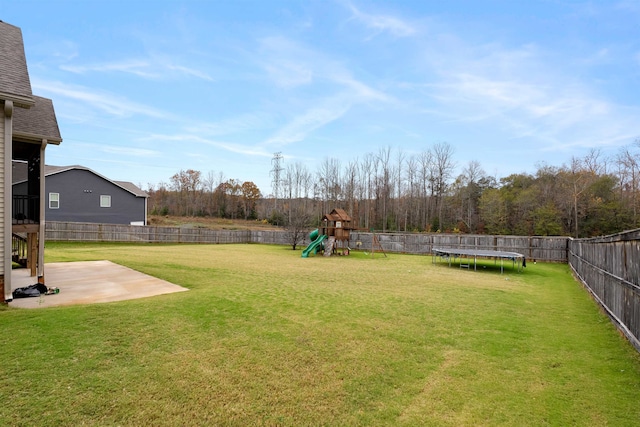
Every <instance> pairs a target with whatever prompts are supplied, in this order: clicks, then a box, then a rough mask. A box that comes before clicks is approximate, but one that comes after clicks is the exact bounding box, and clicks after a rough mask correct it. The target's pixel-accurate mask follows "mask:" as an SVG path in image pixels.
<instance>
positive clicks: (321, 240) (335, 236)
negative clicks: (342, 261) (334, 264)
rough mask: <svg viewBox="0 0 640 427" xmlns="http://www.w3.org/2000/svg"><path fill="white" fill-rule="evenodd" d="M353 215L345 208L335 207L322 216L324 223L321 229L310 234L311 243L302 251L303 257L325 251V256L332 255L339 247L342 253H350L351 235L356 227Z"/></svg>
mask: <svg viewBox="0 0 640 427" xmlns="http://www.w3.org/2000/svg"><path fill="white" fill-rule="evenodd" d="M351 222H352V221H351V217H350V216H349V215H348V214H347V213H346V212H345V211H344V209H334V210H332V211H331V213H329V214H326V215H325V216H323V217H322V225H321V226H320V228H319V229H315V230H313V231H312V232H311V233H310V234H309V239H310V240H311V243H310V244H309V246H307V248H306V249H305V250H303V251H302V258H308V257H309V255H310V254H312V253H313V254H314V255H315V254H317V253H318V252H320V251H324V256H331V255H332V254H333V253H336V252H337V250H338V249H340V250H341V253H342V255H349V251H350V249H349V237H350V232H351V230H353V229H354V227H353V225H352V223H351Z"/></svg>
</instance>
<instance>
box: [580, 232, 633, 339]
mask: <svg viewBox="0 0 640 427" xmlns="http://www.w3.org/2000/svg"><path fill="white" fill-rule="evenodd" d="M569 265H570V266H571V269H572V270H573V271H574V273H575V274H576V276H578V278H579V279H580V280H581V281H582V283H583V284H584V285H585V286H586V287H587V289H588V290H589V291H590V292H591V294H592V295H593V297H594V298H595V300H596V301H597V302H598V303H599V304H600V305H601V306H602V308H603V309H604V310H605V312H606V313H607V314H608V315H609V317H610V318H611V320H612V321H613V323H614V324H615V325H616V326H617V327H618V329H620V330H621V331H622V332H623V333H624V334H625V335H626V337H627V338H628V339H629V341H630V342H631V343H632V344H633V346H634V347H635V348H636V349H637V350H638V351H640V285H639V284H640V229H638V230H633V231H628V232H624V233H619V234H615V235H612V236H606V237H597V238H592V239H577V240H573V239H570V240H569Z"/></svg>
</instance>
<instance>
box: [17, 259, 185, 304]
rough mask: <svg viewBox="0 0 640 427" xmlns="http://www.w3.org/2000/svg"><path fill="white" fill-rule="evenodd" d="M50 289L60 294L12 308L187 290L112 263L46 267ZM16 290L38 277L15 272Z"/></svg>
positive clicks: (22, 300) (24, 301)
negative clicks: (57, 290)
mask: <svg viewBox="0 0 640 427" xmlns="http://www.w3.org/2000/svg"><path fill="white" fill-rule="evenodd" d="M45 279H46V286H47V287H49V288H54V287H57V288H59V289H60V293H58V294H52V295H42V296H40V297H36V298H18V299H14V300H13V301H12V302H10V303H9V306H10V307H19V308H43V307H55V306H62V305H74V304H94V303H100V302H111V301H123V300H129V299H136V298H145V297H151V296H155V295H162V294H168V293H173V292H182V291H187V290H188V289H187V288H183V287H182V286H178V285H175V284H173V283H170V282H167V281H165V280H161V279H158V278H156V277H152V276H149V275H147V274H144V273H140V272H139V271H135V270H132V269H130V268H127V267H124V266H121V265H118V264H114V263H112V262H111V261H82V262H56V263H48V264H45ZM11 282H12V289H16V288H20V287H23V286H29V285H33V284H34V283H36V282H37V279H36V278H35V277H30V276H29V270H27V269H14V270H12V272H11Z"/></svg>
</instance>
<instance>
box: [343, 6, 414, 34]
mask: <svg viewBox="0 0 640 427" xmlns="http://www.w3.org/2000/svg"><path fill="white" fill-rule="evenodd" d="M345 5H346V6H347V7H348V8H349V9H350V10H351V13H352V14H353V18H354V19H355V20H357V21H359V22H361V23H362V24H364V25H365V26H366V27H367V28H371V29H372V30H374V31H375V34H380V33H382V32H388V33H390V34H392V35H394V36H396V37H407V36H411V35H413V34H415V33H416V29H415V28H414V27H413V26H412V25H410V24H409V23H407V22H405V21H403V20H402V19H400V18H397V17H395V16H391V15H373V14H369V13H366V12H363V11H361V10H360V9H358V8H357V7H355V6H354V5H353V3H350V2H346V4H345Z"/></svg>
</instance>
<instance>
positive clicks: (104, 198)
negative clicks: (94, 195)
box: [100, 194, 111, 208]
mask: <svg viewBox="0 0 640 427" xmlns="http://www.w3.org/2000/svg"><path fill="white" fill-rule="evenodd" d="M100 207H101V208H110V207H111V196H108V195H104V194H102V195H101V196H100Z"/></svg>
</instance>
